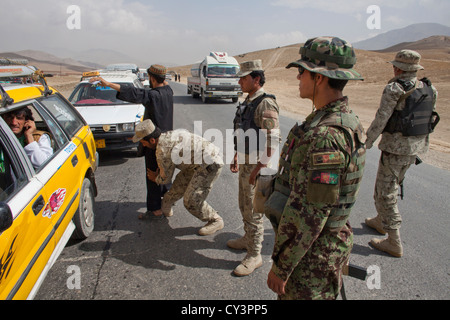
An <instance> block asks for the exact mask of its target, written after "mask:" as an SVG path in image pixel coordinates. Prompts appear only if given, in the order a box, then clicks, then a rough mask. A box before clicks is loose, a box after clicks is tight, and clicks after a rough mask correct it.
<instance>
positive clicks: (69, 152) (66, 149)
mask: <svg viewBox="0 0 450 320" xmlns="http://www.w3.org/2000/svg"><path fill="white" fill-rule="evenodd" d="M76 148H77V145H76V144H75V143H73V142H70V144H69V145H68V146H67V147H66V148H65V149H64V152H66V153H67V154H71V153H72V152H73V150H75V149H76Z"/></svg>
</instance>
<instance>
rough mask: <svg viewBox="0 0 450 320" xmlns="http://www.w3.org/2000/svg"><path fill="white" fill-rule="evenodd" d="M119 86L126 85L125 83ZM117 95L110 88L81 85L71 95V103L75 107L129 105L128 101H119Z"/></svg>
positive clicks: (88, 84)
mask: <svg viewBox="0 0 450 320" xmlns="http://www.w3.org/2000/svg"><path fill="white" fill-rule="evenodd" d="M118 84H120V85H126V84H125V83H118ZM116 95H117V91H116V90H114V89H111V88H110V87H102V86H99V85H92V84H91V83H80V84H79V85H78V87H77V88H76V89H75V90H74V91H73V92H72V94H71V95H70V98H69V101H70V102H71V103H72V104H73V105H74V106H91V105H118V104H128V102H126V101H122V100H120V99H117V98H116Z"/></svg>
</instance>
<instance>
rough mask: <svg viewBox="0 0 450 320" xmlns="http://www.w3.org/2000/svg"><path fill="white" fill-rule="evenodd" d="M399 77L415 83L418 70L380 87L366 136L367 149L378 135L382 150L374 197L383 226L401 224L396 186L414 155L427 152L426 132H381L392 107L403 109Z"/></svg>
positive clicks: (398, 184) (403, 91)
mask: <svg viewBox="0 0 450 320" xmlns="http://www.w3.org/2000/svg"><path fill="white" fill-rule="evenodd" d="M398 80H401V81H403V82H405V83H407V82H412V83H416V82H417V81H418V79H417V72H406V73H403V74H401V75H400V76H398V77H395V78H393V79H392V80H390V81H389V83H388V85H387V86H386V87H385V89H384V91H383V95H382V97H381V103H380V107H379V109H378V111H377V114H376V116H375V120H374V121H373V122H372V124H371V125H370V127H369V129H368V130H367V140H366V146H367V148H368V149H370V148H371V147H372V146H373V144H374V142H375V141H376V140H377V138H378V137H379V136H380V135H381V141H380V143H379V145H378V148H379V149H380V150H381V151H382V153H381V157H380V161H379V166H378V172H377V179H376V182H375V193H374V200H375V207H376V209H377V212H378V214H379V215H380V217H381V219H382V221H383V227H384V229H385V230H398V229H399V228H400V225H401V222H402V218H401V215H400V212H399V210H398V206H397V198H398V194H399V186H400V185H401V184H402V182H403V180H404V178H405V174H406V171H407V170H408V169H409V167H410V166H411V165H412V164H413V163H414V162H415V161H416V156H417V155H420V154H424V153H426V152H427V151H428V148H429V135H420V136H409V137H407V136H403V135H402V133H401V132H396V133H389V132H383V130H384V129H385V127H386V124H387V123H388V120H389V119H390V117H391V116H392V114H393V112H394V110H402V109H404V107H405V100H404V99H401V97H402V96H404V95H405V93H406V91H405V89H404V88H403V86H402V85H401V84H400V83H399V82H398ZM423 86H424V84H423V82H421V81H419V82H418V84H417V88H423ZM432 90H433V93H434V97H433V104H434V109H435V106H436V99H437V91H436V89H435V88H434V87H432Z"/></svg>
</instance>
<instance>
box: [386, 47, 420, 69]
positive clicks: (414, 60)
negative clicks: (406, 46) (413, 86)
mask: <svg viewBox="0 0 450 320" xmlns="http://www.w3.org/2000/svg"><path fill="white" fill-rule="evenodd" d="M421 58H422V57H421V56H420V54H419V53H418V52H416V51H413V50H402V51H400V52H398V53H397V55H396V56H395V60H394V61H389V63H392V64H393V65H394V66H396V67H397V68H399V69H400V70H403V71H407V72H410V71H418V70H423V69H424V67H422V66H421V65H420V64H419V63H420V59H421Z"/></svg>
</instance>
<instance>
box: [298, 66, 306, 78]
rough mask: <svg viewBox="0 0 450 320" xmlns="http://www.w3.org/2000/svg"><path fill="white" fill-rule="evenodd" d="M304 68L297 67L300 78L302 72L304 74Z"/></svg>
mask: <svg viewBox="0 0 450 320" xmlns="http://www.w3.org/2000/svg"><path fill="white" fill-rule="evenodd" d="M305 70H306V69H305V68H303V67H298V75H299V76H301V75H302V74H303V73H304V72H305Z"/></svg>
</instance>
